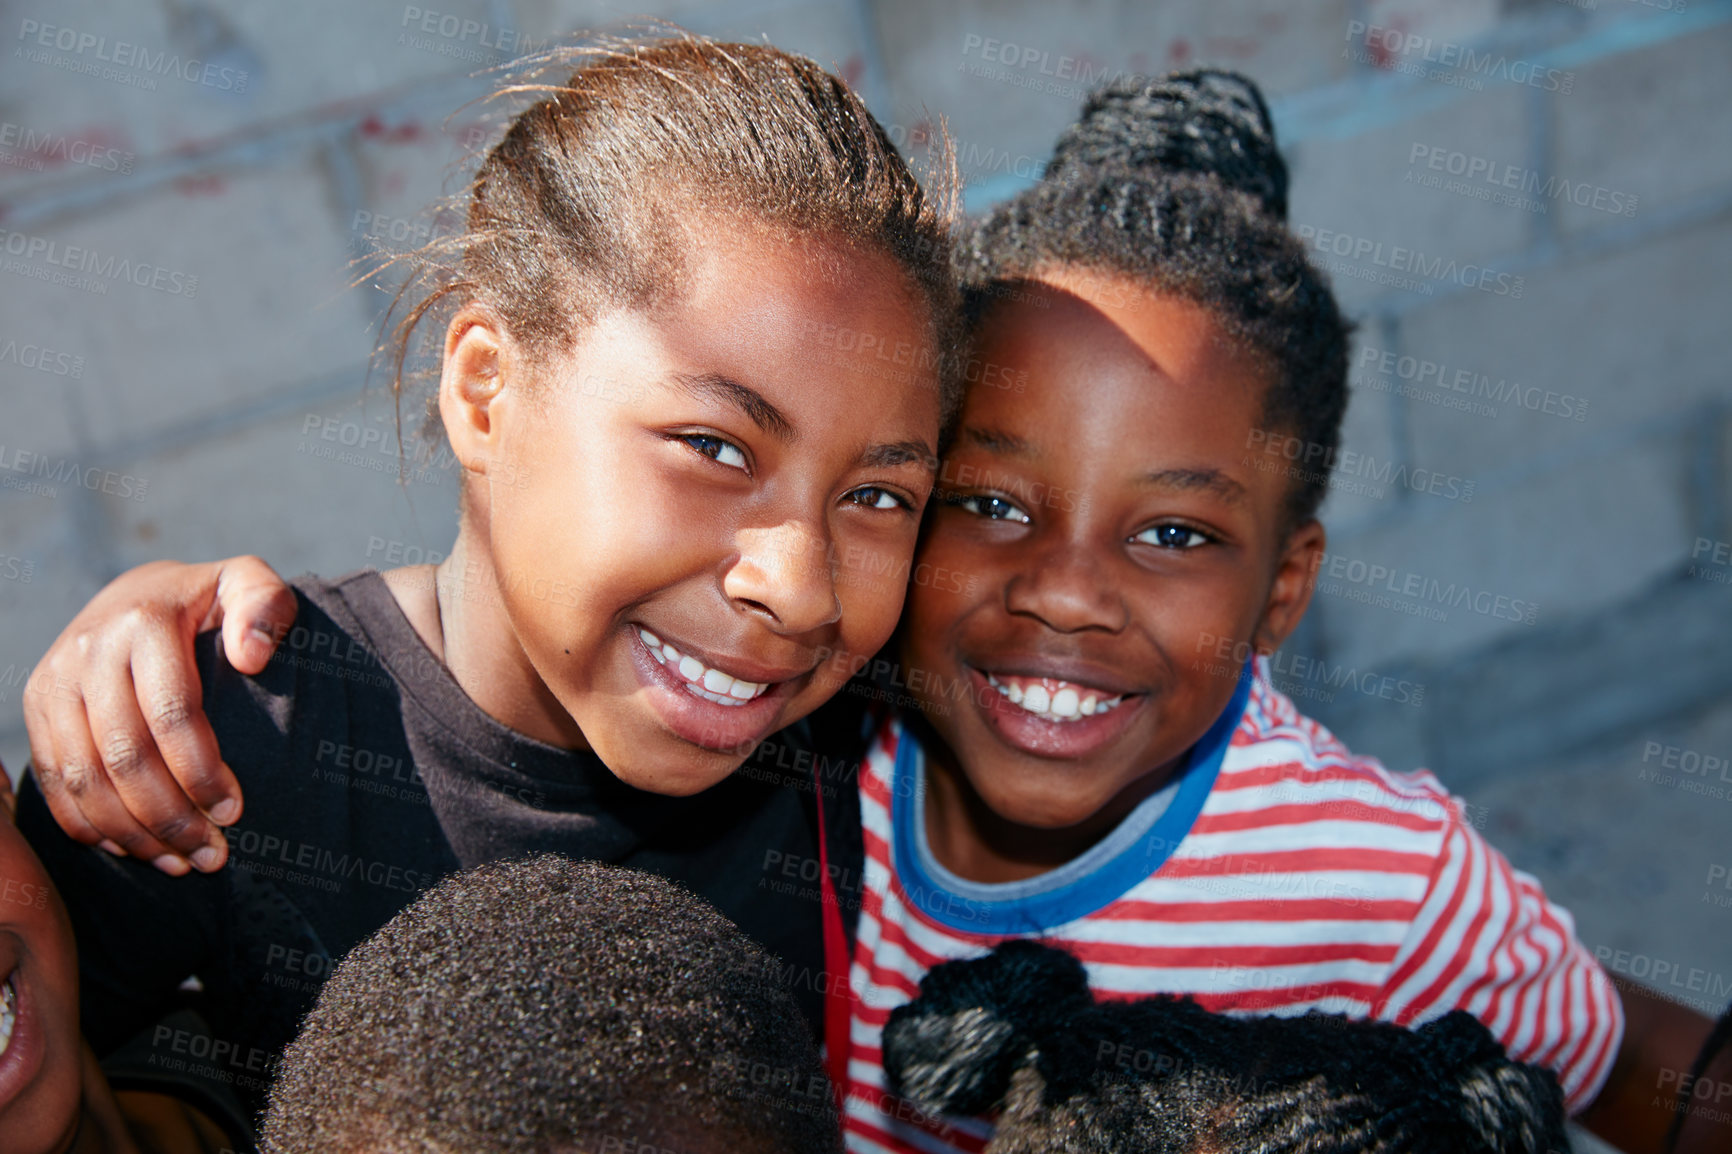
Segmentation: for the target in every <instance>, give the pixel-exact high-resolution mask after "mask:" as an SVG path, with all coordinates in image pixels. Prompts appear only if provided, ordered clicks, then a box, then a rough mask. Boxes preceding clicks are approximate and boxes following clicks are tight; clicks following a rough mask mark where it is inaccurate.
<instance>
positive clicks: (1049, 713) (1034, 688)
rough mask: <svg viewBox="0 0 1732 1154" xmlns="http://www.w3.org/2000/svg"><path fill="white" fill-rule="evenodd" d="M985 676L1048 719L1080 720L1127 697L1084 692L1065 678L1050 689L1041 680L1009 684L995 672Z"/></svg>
mask: <svg viewBox="0 0 1732 1154" xmlns="http://www.w3.org/2000/svg"><path fill="white" fill-rule="evenodd" d="M986 680H987V681H988V682H990V683H991V684H992V687H993V688H994V689H996V690H998V692H999V694H1000V696H1002V697H1004V698H1006V699H1007V700H1009V701H1010V703H1011V704H1012V705H1020V706H1021V707H1022V708H1024V709H1026V710H1028V711H1029V712H1030V713H1032V714H1035V715H1036V716H1037V717H1040V718H1041V719H1043V720H1045V721H1077V720H1079V719H1081V718H1084V717H1093V716H1094V715H1095V714H1097V713H1105V712H1106V711H1107V710H1109V709H1113V708H1115V707H1116V706H1118V705H1119V704H1120V703H1121V702H1123V701H1124V697H1123V696H1122V695H1121V696H1118V697H1108V698H1102V697H1100V696H1099V695H1098V694H1096V693H1094V692H1089V693H1088V694H1087V696H1084V694H1083V692H1081V691H1078V690H1077V689H1076V687H1074V686H1072V685H1069V684H1067V683H1066V682H1063V681H1060V682H1058V688H1056V689H1048V688H1047V687H1046V686H1045V685H1043V684H1040V683H1038V682H1037V683H1036V684H1034V685H1030V686H1028V687H1026V688H1024V687H1023V686H1021V685H1018V684H1017V683H1016V682H1014V681H1013V682H1010V683H1008V684H1006V683H1004V682H1001V681H999V680H998V678H996V677H993V676H988V677H987V679H986Z"/></svg>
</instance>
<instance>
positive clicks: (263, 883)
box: [18, 570, 862, 1109]
mask: <svg viewBox="0 0 1732 1154" xmlns="http://www.w3.org/2000/svg"><path fill="white" fill-rule="evenodd" d="M295 588H296V593H297V596H298V598H299V602H300V604H299V612H298V616H297V618H296V621H295V625H294V628H293V630H292V631H291V633H290V634H289V636H288V637H287V639H286V640H285V641H284V643H283V644H282V646H281V647H280V648H279V650H278V653H277V655H276V657H275V658H273V660H272V662H271V664H270V665H269V667H268V668H267V669H266V670H265V671H264V672H263V673H262V674H260V675H259V676H257V677H247V676H244V675H242V674H239V673H236V672H235V671H234V670H233V669H232V668H230V667H229V666H228V664H227V662H226V661H225V660H224V659H223V657H222V656H221V647H220V646H219V645H217V644H216V638H215V635H214V634H213V635H206V636H204V637H201V638H200V639H199V643H198V655H199V663H200V673H201V676H202V677H203V679H204V702H205V709H206V712H207V713H208V715H209V717H210V722H211V725H212V727H213V728H214V729H215V731H216V736H217V740H218V742H219V744H220V746H221V748H222V752H223V756H224V760H226V761H227V762H228V764H229V765H230V766H231V767H232V768H233V770H234V772H235V775H236V776H237V777H238V778H239V780H240V784H241V789H242V791H243V795H244V799H245V807H246V809H245V815H244V817H243V818H242V820H241V821H240V822H239V823H238V824H236V825H235V826H233V827H232V828H230V829H229V830H228V831H227V833H228V840H229V864H228V866H226V867H225V868H224V869H222V870H221V871H219V872H217V873H215V874H208V875H195V876H188V877H183V878H170V877H167V876H166V875H164V874H162V873H160V872H158V871H157V870H156V869H154V868H153V867H151V866H150V865H148V864H146V863H142V862H136V861H132V860H130V859H127V860H121V859H117V858H114V857H112V856H110V855H108V854H106V853H104V852H102V851H100V850H95V849H91V848H88V847H85V846H81V845H79V844H78V843H76V842H74V841H72V840H71V839H70V838H68V837H66V836H65V835H64V834H62V833H61V831H60V829H59V827H58V826H57V825H55V823H54V820H53V817H52V815H51V814H50V813H49V811H48V808H47V805H46V803H45V802H44V801H43V799H42V796H41V794H40V792H39V791H38V790H37V789H36V787H35V783H34V781H33V780H32V781H28V782H27V783H26V785H25V788H24V789H23V791H22V792H21V795H20V799H19V809H18V824H19V827H20V828H21V829H22V830H23V831H24V833H25V836H26V837H27V838H29V840H30V842H31V844H32V845H33V846H34V847H35V848H36V851H37V853H38V854H39V855H40V856H41V858H42V860H43V863H44V865H45V866H46V867H47V869H48V872H49V874H50V875H51V876H52V877H53V879H54V882H55V884H56V885H57V886H58V887H59V889H60V893H61V896H62V897H63V898H64V899H65V901H66V904H67V906H68V908H69V910H70V912H71V915H72V921H73V927H74V930H75V932H76V934H77V938H78V951H79V968H80V975H81V980H82V983H83V986H82V1003H83V1020H84V1026H85V1033H86V1036H87V1037H88V1038H89V1040H90V1042H91V1044H92V1045H93V1046H94V1047H95V1048H96V1050H97V1052H98V1054H104V1053H107V1052H109V1051H112V1050H114V1049H115V1048H116V1047H119V1046H121V1045H122V1044H123V1043H126V1042H128V1041H129V1040H131V1039H134V1038H135V1037H136V1036H137V1035H138V1033H139V1032H140V1031H141V1030H143V1031H146V1032H147V1033H148V1034H149V1036H150V1037H151V1039H152V1042H151V1045H150V1047H149V1053H148V1054H147V1055H145V1058H144V1061H145V1062H146V1064H158V1065H161V1066H163V1067H164V1068H165V1069H166V1070H170V1071H175V1072H181V1073H184V1072H185V1071H187V1070H191V1069H194V1068H197V1067H200V1066H201V1064H202V1067H203V1070H204V1072H205V1073H206V1074H209V1075H213V1076H215V1077H216V1078H218V1079H219V1080H220V1081H223V1082H225V1083H227V1084H229V1085H231V1086H233V1087H234V1088H235V1090H236V1091H237V1092H238V1093H239V1094H240V1096H241V1097H242V1098H243V1100H245V1101H246V1102H247V1105H248V1106H249V1107H252V1108H255V1109H256V1108H257V1107H258V1106H259V1105H260V1104H262V1102H263V1096H264V1091H265V1090H266V1089H267V1088H268V1083H269V1078H270V1070H271V1068H272V1066H273V1065H274V1062H275V1060H276V1056H277V1055H278V1054H279V1053H280V1051H281V1049H282V1047H283V1046H284V1045H285V1044H286V1043H287V1042H289V1041H290V1040H291V1039H292V1038H293V1036H294V1033H295V1031H296V1029H297V1027H298V1023H299V1021H300V1019H301V1017H302V1016H303V1015H304V1014H305V1013H306V1012H307V1011H308V1010H309V1009H310V1008H311V1007H312V1005H313V1002H314V1000H315V998H316V997H317V994H318V990H319V988H320V986H321V984H322V983H323V980H324V978H325V976H326V974H327V973H328V972H329V970H330V968H331V967H332V966H333V965H334V964H335V963H336V962H337V961H338V960H340V959H341V958H342V956H343V954H344V953H346V952H347V951H348V950H349V949H350V948H351V947H353V946H354V945H356V944H357V943H358V942H360V941H361V940H362V939H363V938H365V937H367V936H368V935H369V934H371V933H372V932H373V931H374V930H376V929H378V928H379V927H380V926H382V925H383V924H384V923H385V922H386V921H388V920H389V919H390V918H391V917H392V915H394V914H395V913H397V911H398V910H400V909H402V908H403V907H404V906H405V905H407V904H408V903H409V902H411V901H413V900H414V898H415V896H416V895H417V894H418V893H420V892H421V891H423V890H425V889H427V888H428V887H429V886H431V885H432V884H433V883H434V882H436V881H437V880H438V879H439V878H440V877H442V876H443V875H445V874H448V873H451V872H452V871H454V870H457V869H461V868H464V867H467V866H472V865H476V864H479V863H481V862H485V861H491V860H498V859H501V858H508V857H514V856H517V855H521V854H525V853H530V852H536V851H553V852H557V853H562V854H566V855H568V856H571V857H575V858H585V859H594V860H600V861H606V862H611V863H615V864H619V865H624V866H629V867H632V868H635V869H641V870H645V871H648V872H651V873H656V874H660V875H662V876H663V877H667V878H671V879H673V880H675V881H678V882H681V883H683V884H684V885H686V886H687V887H688V888H690V889H691V890H693V891H694V892H696V893H698V894H700V895H702V896H703V897H705V898H707V899H708V900H709V901H710V902H712V903H713V904H714V905H715V906H716V907H717V908H718V909H720V910H721V912H722V913H723V914H725V915H727V916H728V917H729V918H730V919H732V920H733V921H734V922H735V923H736V924H738V925H739V926H740V927H741V928H742V929H744V930H745V931H746V932H747V933H748V934H750V935H751V936H752V937H754V938H755V939H757V940H758V941H759V942H760V943H762V944H763V945H765V946H766V947H768V948H769V949H770V950H771V951H773V952H774V953H776V954H777V955H778V956H779V957H780V959H781V960H782V962H783V963H784V965H785V967H786V969H785V971H784V973H783V975H782V976H783V978H784V980H786V981H787V982H788V984H789V986H790V987H791V989H792V990H793V992H794V994H795V995H796V997H797V998H798V999H799V1000H800V1002H801V1004H802V1006H803V1007H804V1008H805V1010H806V1012H807V1014H808V1017H809V1018H810V1019H811V1020H812V1021H813V1023H814V1027H815V1029H817V1028H818V1027H817V1024H818V1023H820V1022H821V1021H822V1002H823V990H824V989H825V988H826V987H825V981H826V979H825V974H824V951H823V936H822V922H821V910H822V904H821V901H820V900H819V896H818V895H819V892H820V891H819V885H818V881H819V873H818V867H817V862H818V859H819V849H818V837H817V820H818V818H817V811H816V807H815V805H814V796H815V794H816V793H821V795H822V797H823V799H824V811H825V817H824V821H825V826H826V833H827V836H828V848H829V850H830V853H831V855H832V856H831V875H832V877H833V878H834V879H835V880H836V882H837V885H838V890H839V897H840V902H841V905H842V908H843V910H844V911H845V916H844V919H843V920H844V923H845V925H846V926H847V928H848V930H849V932H850V933H851V932H852V928H853V922H854V918H853V916H852V914H853V911H855V910H857V909H858V893H859V881H860V861H861V856H862V855H861V851H860V828H859V803H858V794H857V786H856V783H855V779H854V776H853V775H854V772H855V771H856V770H857V766H858V753H859V748H860V746H861V744H862V743H861V741H860V738H861V733H862V729H861V721H862V712H861V710H860V708H859V706H858V705H856V704H854V703H855V702H858V701H859V700H860V699H859V698H858V697H853V698H851V699H845V700H843V701H841V702H839V703H838V705H837V707H836V708H835V709H834V710H832V711H831V712H829V713H828V714H826V715H825V719H824V720H819V721H816V722H815V726H816V729H817V731H818V732H819V733H820V734H821V737H820V740H821V741H822V742H823V743H824V744H825V745H826V748H827V749H828V750H829V751H830V752H829V753H828V754H827V755H825V756H821V757H817V758H816V759H815V758H814V755H813V752H812V749H813V738H812V734H813V731H814V727H813V726H808V725H806V724H804V723H803V724H802V725H800V726H796V727H793V728H791V729H789V730H785V731H783V732H781V733H779V734H776V735H774V736H772V737H771V738H770V739H769V740H768V741H766V742H765V743H764V744H763V746H762V747H761V748H760V749H759V750H758V751H757V753H756V754H755V756H754V757H753V759H752V760H751V761H750V762H748V763H747V765H746V766H745V767H744V768H743V769H742V770H741V771H739V772H736V773H735V774H733V775H732V776H730V777H729V778H728V779H726V780H725V781H723V782H721V783H720V784H718V785H716V786H713V787H711V788H710V789H708V790H706V791H704V792H703V793H700V794H697V795H695V796H692V797H688V798H670V797H664V796H661V795H658V794H651V793H645V792H643V791H641V790H636V789H633V788H631V787H629V786H626V785H625V784H623V783H622V782H620V780H619V779H618V778H616V777H614V775H613V774H612V773H610V772H609V771H608V769H607V768H606V766H604V765H603V764H602V763H601V761H600V760H599V759H597V758H596V757H595V756H594V755H593V754H589V753H579V752H572V751H569V750H562V749H556V748H554V747H552V746H549V745H545V744H543V743H541V742H539V741H535V740H533V739H531V738H528V737H525V736H524V735H522V734H520V733H517V732H515V731H513V730H511V729H509V728H507V727H506V726H504V725H501V724H500V723H499V722H498V721H496V720H494V719H493V718H492V717H491V716H489V715H488V714H487V713H485V712H484V711H483V710H482V709H481V708H480V707H479V706H477V705H476V704H475V703H474V701H472V700H471V699H470V698H469V697H468V696H467V695H466V694H465V693H464V692H463V690H462V689H461V688H460V687H459V686H458V684H457V682H456V681H455V679H453V678H452V676H451V674H450V672H449V670H447V669H446V667H445V666H444V664H443V663H442V662H440V661H439V660H438V659H437V658H436V657H435V656H434V655H433V653H432V652H431V651H430V650H429V649H428V648H427V647H426V645H425V644H424V643H423V642H422V641H421V639H420V637H419V636H418V635H417V634H416V633H415V630H414V627H413V626H411V625H410V623H409V621H408V619H407V618H406V617H405V616H404V615H403V613H402V611H401V609H400V608H399V607H398V605H397V603H396V600H395V598H394V597H393V596H392V594H391V592H390V590H389V588H388V587H387V586H386V584H385V582H384V581H383V579H382V578H381V577H380V576H379V574H378V573H377V572H374V571H371V570H366V571H363V572H360V573H356V574H352V575H350V576H348V577H344V578H339V579H338V580H336V581H332V582H324V581H320V580H318V579H315V578H303V579H301V580H299V581H297V582H296V583H295ZM838 745H840V746H842V747H850V746H851V747H852V749H848V748H843V749H841V750H840V752H838V750H837V747H838ZM850 753H851V754H852V756H849V754H850ZM815 770H816V774H815ZM815 776H816V777H817V779H818V780H819V781H821V783H822V784H821V790H819V791H815V790H814V789H813V782H814V778H815ZM189 978H196V979H197V984H198V985H202V987H203V993H202V995H201V996H200V1003H201V1005H200V1010H201V1012H202V1013H203V1014H204V1016H205V1018H206V1019H207V1020H208V1021H209V1023H210V1035H209V1037H207V1038H203V1039H200V1038H198V1037H196V1036H194V1035H191V1034H188V1035H186V1036H181V1034H179V1033H177V1032H176V1031H174V1030H173V1029H172V1028H171V1027H167V1026H164V1025H161V1024H160V1023H161V1022H162V1021H163V1020H164V1018H165V1016H167V1015H171V1014H172V1013H173V1012H174V1010H175V1009H176V1007H177V1006H178V1005H180V1004H181V1003H183V1002H184V1001H185V997H186V995H185V993H184V991H183V990H182V989H181V987H183V985H184V984H186V982H187V979H189ZM133 1050H134V1051H135V1052H134V1054H133V1057H134V1065H135V1066H136V1065H137V1061H138V1055H137V1054H136V1046H134V1047H133Z"/></svg>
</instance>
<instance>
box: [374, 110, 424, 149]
mask: <svg viewBox="0 0 1732 1154" xmlns="http://www.w3.org/2000/svg"><path fill="white" fill-rule="evenodd" d="M360 128H361V135H362V136H365V137H367V138H369V139H371V140H377V141H379V142H380V143H382V144H409V143H411V142H413V141H416V140H419V139H421V125H420V124H419V123H418V122H416V121H413V120H405V121H404V122H403V123H401V124H386V123H385V121H384V120H383V119H382V118H381V117H380V116H379V114H378V113H377V112H375V113H372V114H371V115H369V116H368V117H367V119H365V120H363V121H361V125H360Z"/></svg>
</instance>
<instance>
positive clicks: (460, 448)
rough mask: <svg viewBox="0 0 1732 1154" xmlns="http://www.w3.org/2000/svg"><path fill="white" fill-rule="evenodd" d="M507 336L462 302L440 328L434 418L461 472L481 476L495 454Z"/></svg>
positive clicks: (490, 318)
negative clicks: (441, 423)
mask: <svg viewBox="0 0 1732 1154" xmlns="http://www.w3.org/2000/svg"><path fill="white" fill-rule="evenodd" d="M505 350H506V338H505V332H504V329H503V327H502V326H501V325H500V324H499V322H498V321H497V320H496V319H495V318H494V317H493V316H492V315H491V314H489V313H487V312H485V311H484V310H482V309H479V308H476V307H474V306H466V307H465V308H463V309H462V310H461V311H459V312H458V314H457V315H456V316H454V317H452V318H451V324H450V325H449V326H447V327H446V329H445V360H444V365H443V368H442V369H441V371H440V374H439V416H440V419H441V420H443V421H444V423H445V436H446V437H447V439H449V441H450V442H451V452H452V454H453V455H454V456H455V457H456V458H457V461H458V463H459V464H461V465H462V466H463V469H464V471H465V472H469V473H477V474H485V473H486V472H487V463H488V462H489V461H490V460H492V459H493V458H494V457H496V456H497V455H498V453H499V448H500V445H499V439H500V423H499V420H498V417H499V414H498V413H497V412H496V411H495V409H496V407H497V406H498V405H499V403H500V398H501V396H502V394H503V393H504V391H505V384H506V374H505V363H504V362H505V355H506V351H505Z"/></svg>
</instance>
